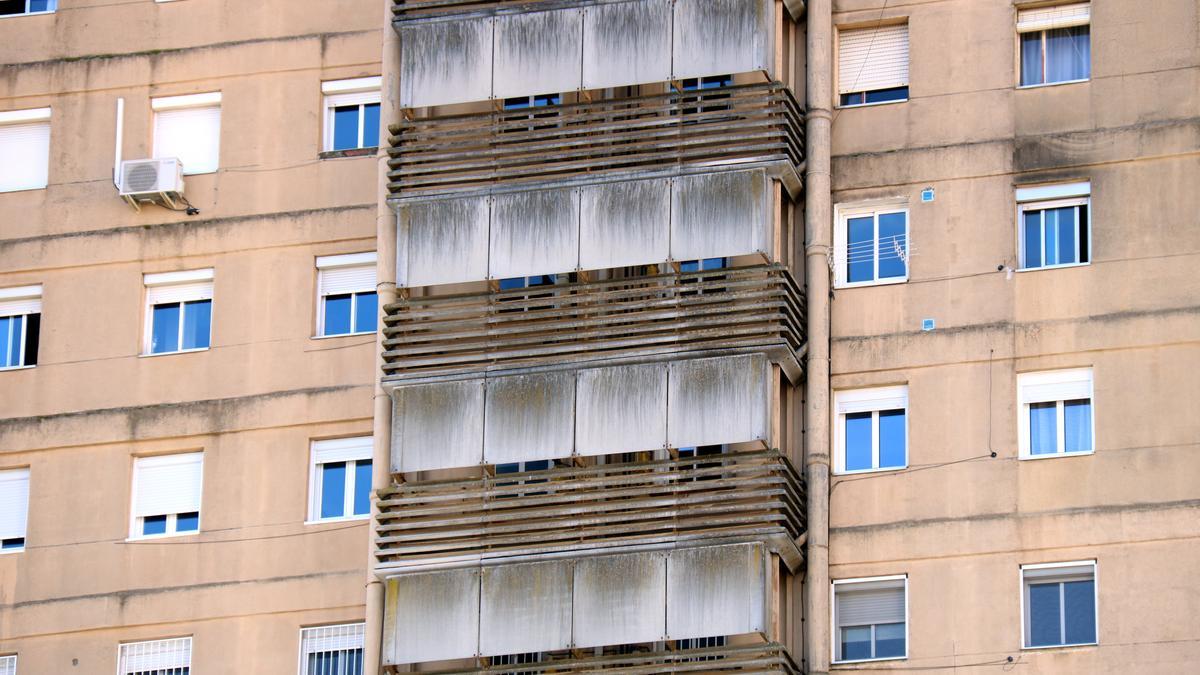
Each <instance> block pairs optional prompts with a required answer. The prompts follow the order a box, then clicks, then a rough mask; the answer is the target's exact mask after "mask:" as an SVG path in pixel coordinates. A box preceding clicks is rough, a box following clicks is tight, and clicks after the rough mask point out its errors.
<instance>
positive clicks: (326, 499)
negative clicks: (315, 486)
mask: <svg viewBox="0 0 1200 675" xmlns="http://www.w3.org/2000/svg"><path fill="white" fill-rule="evenodd" d="M345 509H346V463H345V462H329V463H328V464H322V465H321V517H322V518H340V517H341V516H344V515H346V511H345Z"/></svg>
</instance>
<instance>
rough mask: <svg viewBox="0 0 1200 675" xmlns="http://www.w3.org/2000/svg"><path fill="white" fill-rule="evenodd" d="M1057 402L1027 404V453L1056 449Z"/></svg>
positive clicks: (1052, 451) (1041, 453) (1044, 453)
mask: <svg viewBox="0 0 1200 675" xmlns="http://www.w3.org/2000/svg"><path fill="white" fill-rule="evenodd" d="M1056 408H1057V404H1056V403H1054V402H1053V401H1051V402H1049V403H1030V404H1029V453H1030V454H1032V455H1046V454H1050V453H1054V452H1057V451H1058V425H1057V424H1056V420H1055V416H1056V415H1057V411H1056Z"/></svg>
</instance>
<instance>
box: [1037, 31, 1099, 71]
mask: <svg viewBox="0 0 1200 675" xmlns="http://www.w3.org/2000/svg"><path fill="white" fill-rule="evenodd" d="M1089 31H1090V27H1089V26H1077V27H1075V28H1055V29H1054V30H1049V31H1046V81H1047V82H1069V81H1070V80H1085V79H1087V78H1088V75H1089V71H1090V70H1091V60H1092V59H1091V40H1090V36H1089Z"/></svg>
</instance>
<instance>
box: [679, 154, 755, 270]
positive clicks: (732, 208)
mask: <svg viewBox="0 0 1200 675" xmlns="http://www.w3.org/2000/svg"><path fill="white" fill-rule="evenodd" d="M771 216H772V214H771V187H770V181H769V180H768V179H767V175H766V172H764V171H729V172H724V173H714V174H700V175H694V176H681V177H679V178H676V179H675V181H674V185H673V189H672V191H671V257H672V258H673V259H675V260H702V259H704V258H715V257H721V256H735V255H741V254H742V253H743V252H745V251H762V252H764V253H765V252H767V251H770V250H771V243H770V242H769V241H768V240H767V237H768V236H769V235H770V231H769V229H768V228H765V227H763V226H762V223H765V222H770V220H771Z"/></svg>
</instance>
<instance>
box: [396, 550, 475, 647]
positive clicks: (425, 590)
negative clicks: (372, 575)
mask: <svg viewBox="0 0 1200 675" xmlns="http://www.w3.org/2000/svg"><path fill="white" fill-rule="evenodd" d="M383 640H384V645H383V653H384V659H383V662H384V665H397V664H402V663H420V662H423V661H441V660H445V659H457V658H466V657H471V656H475V654H476V653H477V652H478V647H479V570H477V569H468V570H449V571H442V572H431V573H428V574H411V575H404V576H400V577H393V578H391V579H388V581H387V605H386V609H385V613H384V626H383Z"/></svg>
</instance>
